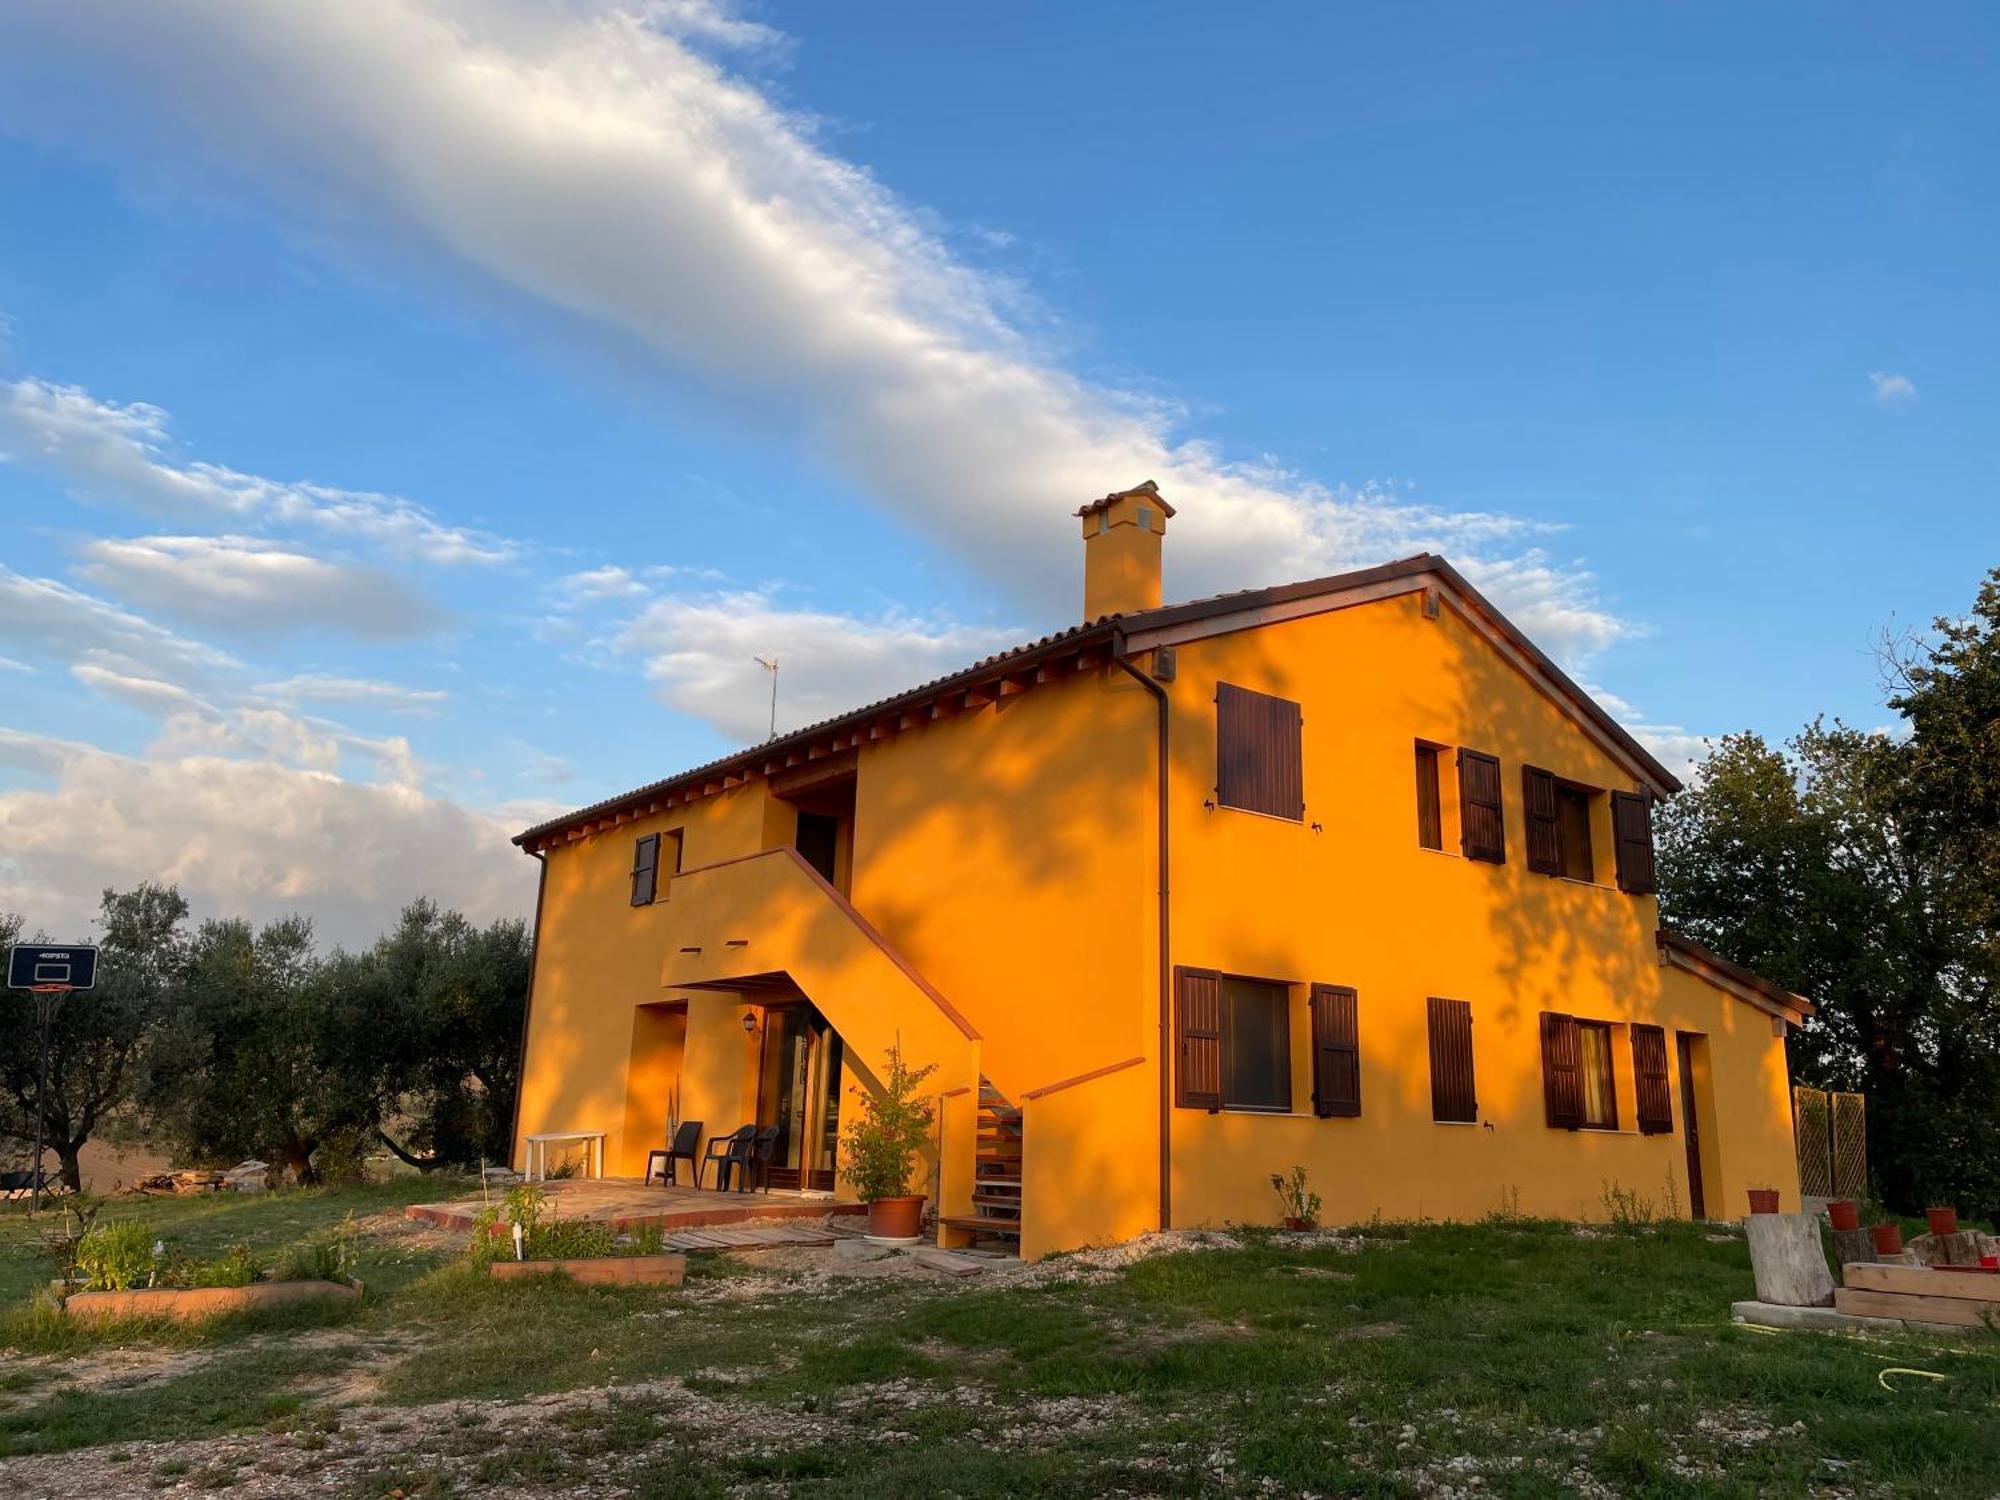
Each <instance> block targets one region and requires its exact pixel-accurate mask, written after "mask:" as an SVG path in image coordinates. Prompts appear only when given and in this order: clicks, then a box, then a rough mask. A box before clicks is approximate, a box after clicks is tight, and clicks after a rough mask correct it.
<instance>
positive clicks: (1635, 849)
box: [1611, 792, 1654, 896]
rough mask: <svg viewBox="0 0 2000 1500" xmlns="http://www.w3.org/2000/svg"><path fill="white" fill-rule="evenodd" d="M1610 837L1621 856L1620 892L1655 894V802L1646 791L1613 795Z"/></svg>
mask: <svg viewBox="0 0 2000 1500" xmlns="http://www.w3.org/2000/svg"><path fill="white" fill-rule="evenodd" d="M1611 834H1612V839H1613V843H1614V846H1615V848H1616V850H1617V854H1618V889H1619V890H1621V891H1624V892H1625V893H1626V894H1627V895H1630V896H1650V895H1652V893H1653V889H1654V885H1653V801H1652V798H1650V797H1648V796H1647V795H1646V794H1645V793H1644V792H1613V793H1612V794H1611Z"/></svg>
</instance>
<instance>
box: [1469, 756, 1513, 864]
mask: <svg viewBox="0 0 2000 1500" xmlns="http://www.w3.org/2000/svg"><path fill="white" fill-rule="evenodd" d="M1458 826H1459V835H1460V838H1459V842H1460V846H1461V847H1462V848H1463V849H1464V851H1465V857H1466V858H1467V859H1484V860H1490V861H1491V862H1492V863H1494V864H1496V865H1499V864H1505V863H1506V862H1507V819H1506V815H1505V813H1504V812H1502V810H1501V805H1500V762H1499V761H1498V760H1497V759H1496V758H1494V757H1493V756H1491V755H1487V754H1485V753H1484V752H1483V751H1479V750H1461V751H1459V752H1458Z"/></svg>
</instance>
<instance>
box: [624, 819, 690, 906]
mask: <svg viewBox="0 0 2000 1500" xmlns="http://www.w3.org/2000/svg"><path fill="white" fill-rule="evenodd" d="M663 867H664V868H665V870H666V872H667V875H668V876H669V877H670V878H671V877H672V876H675V875H678V874H680V872H681V835H680V830H679V829H674V830H673V831H672V832H670V833H649V834H647V835H646V836H645V837H644V838H642V839H640V840H639V841H638V842H637V843H635V844H633V846H632V904H633V905H634V906H646V905H649V904H650V903H651V902H652V900H653V898H654V897H655V896H657V895H658V894H659V890H660V871H661V869H662V868H663Z"/></svg>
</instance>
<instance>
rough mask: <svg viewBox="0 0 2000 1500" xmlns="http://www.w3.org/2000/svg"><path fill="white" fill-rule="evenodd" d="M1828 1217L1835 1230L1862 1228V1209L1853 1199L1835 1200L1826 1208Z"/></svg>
mask: <svg viewBox="0 0 2000 1500" xmlns="http://www.w3.org/2000/svg"><path fill="white" fill-rule="evenodd" d="M1826 1217H1827V1222H1828V1223H1829V1224H1831V1225H1832V1226H1833V1227H1834V1228H1835V1229H1859V1228H1860V1227H1861V1208H1860V1205H1858V1204H1857V1203H1856V1202H1855V1201H1854V1200H1853V1199H1852V1198H1835V1199H1834V1200H1833V1201H1832V1202H1831V1203H1829V1204H1827V1206H1826Z"/></svg>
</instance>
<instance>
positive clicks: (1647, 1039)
mask: <svg viewBox="0 0 2000 1500" xmlns="http://www.w3.org/2000/svg"><path fill="white" fill-rule="evenodd" d="M1632 1077H1633V1080H1634V1081H1635V1082H1636V1083H1637V1085H1638V1090H1639V1111H1638V1113H1639V1133H1640V1134H1641V1135H1670V1134H1672V1133H1673V1128H1674V1095H1673V1090H1672V1089H1671V1088H1670V1087H1669V1086H1668V1083H1667V1033H1666V1031H1665V1029H1664V1028H1663V1027H1659V1026H1634V1027H1633V1028H1632Z"/></svg>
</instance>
